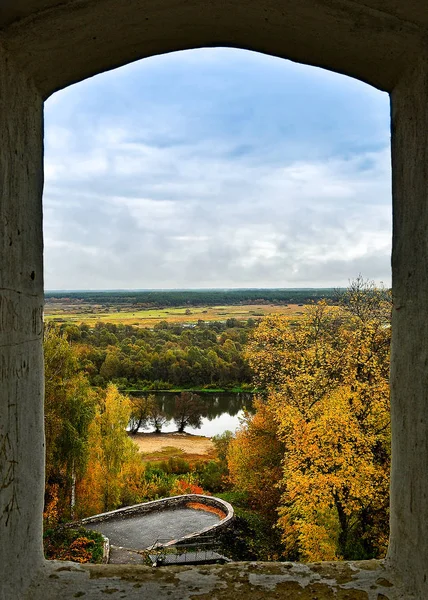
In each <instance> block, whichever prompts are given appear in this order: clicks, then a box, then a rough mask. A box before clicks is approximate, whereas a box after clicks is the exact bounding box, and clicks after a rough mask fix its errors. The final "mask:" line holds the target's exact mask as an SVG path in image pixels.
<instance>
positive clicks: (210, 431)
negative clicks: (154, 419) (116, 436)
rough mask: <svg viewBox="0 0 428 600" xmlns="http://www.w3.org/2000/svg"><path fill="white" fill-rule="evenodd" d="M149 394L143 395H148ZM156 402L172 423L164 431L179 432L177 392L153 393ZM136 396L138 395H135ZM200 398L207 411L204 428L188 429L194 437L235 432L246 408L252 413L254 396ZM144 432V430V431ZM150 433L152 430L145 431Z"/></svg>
mask: <svg viewBox="0 0 428 600" xmlns="http://www.w3.org/2000/svg"><path fill="white" fill-rule="evenodd" d="M146 394H148V392H144V393H141V395H146ZM153 394H154V396H155V398H156V401H157V402H158V404H159V407H160V408H161V410H162V412H164V413H165V414H166V416H167V417H168V418H169V419H170V421H169V422H168V423H167V424H165V425H164V426H163V427H162V431H163V432H165V433H170V432H172V431H177V426H176V424H175V423H174V421H173V418H174V410H175V396H177V393H176V392H153ZM133 395H134V396H136V395H137V393H135V392H134V393H133ZM198 396H199V397H200V398H201V401H202V403H203V405H204V408H205V411H204V413H205V414H204V416H203V417H202V426H201V428H200V429H194V428H193V427H190V426H188V427H186V428H185V431H186V433H192V434H194V435H205V436H207V437H212V436H213V435H218V434H220V433H223V432H224V431H227V430H229V431H235V429H237V427H239V425H240V419H241V418H242V417H243V415H244V408H245V409H247V410H249V411H250V412H251V411H252V398H253V396H252V394H248V393H231V392H221V393H217V392H216V393H212V392H198ZM142 431H143V430H142ZM144 431H150V430H147V429H146V430H144Z"/></svg>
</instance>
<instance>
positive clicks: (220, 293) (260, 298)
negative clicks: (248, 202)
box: [45, 288, 337, 307]
mask: <svg viewBox="0 0 428 600" xmlns="http://www.w3.org/2000/svg"><path fill="white" fill-rule="evenodd" d="M336 295H337V290H335V289H333V288H290V289H230V290H218V289H215V290H150V291H133V290H132V291H129V290H128V291H92V292H91V291H87V292H46V293H45V299H46V300H49V301H50V302H52V301H53V302H54V301H55V300H57V301H65V300H70V301H71V302H75V303H79V304H82V303H88V304H125V305H128V304H129V305H135V304H140V305H145V306H157V307H166V306H185V305H190V306H206V305H209V306H215V305H235V304H263V303H267V304H276V303H277V304H307V303H309V302H318V301H319V300H322V299H324V298H325V299H331V300H334V299H335V297H336Z"/></svg>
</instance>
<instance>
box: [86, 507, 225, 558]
mask: <svg viewBox="0 0 428 600" xmlns="http://www.w3.org/2000/svg"><path fill="white" fill-rule="evenodd" d="M219 520H220V519H219V517H218V516H217V515H215V514H213V513H210V512H206V511H203V510H194V509H192V508H177V509H174V510H162V511H160V512H153V513H148V514H142V515H136V516H131V517H126V518H123V517H122V518H118V519H109V520H108V521H104V522H102V523H90V524H89V523H88V529H95V530H96V531H100V532H101V533H102V534H103V535H105V536H106V537H108V538H109V540H110V544H113V545H114V546H122V547H123V548H132V549H134V550H143V549H145V548H149V547H151V546H152V545H153V544H154V543H155V542H156V541H157V540H158V539H159V538H161V539H162V542H163V543H166V541H171V540H176V539H178V538H182V537H184V536H185V535H189V534H190V533H197V532H198V531H200V530H201V529H204V528H205V527H209V526H210V525H214V524H215V523H218V522H219Z"/></svg>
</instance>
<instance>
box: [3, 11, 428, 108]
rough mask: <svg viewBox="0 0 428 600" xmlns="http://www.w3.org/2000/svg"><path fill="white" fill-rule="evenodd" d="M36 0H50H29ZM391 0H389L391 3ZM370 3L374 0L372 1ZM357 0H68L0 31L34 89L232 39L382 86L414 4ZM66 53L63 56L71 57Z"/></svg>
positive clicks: (406, 46) (405, 44)
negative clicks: (399, 5) (408, 7)
mask: <svg viewBox="0 0 428 600" xmlns="http://www.w3.org/2000/svg"><path fill="white" fill-rule="evenodd" d="M30 4H33V6H34V5H35V4H38V5H39V6H40V8H41V9H43V8H44V7H45V6H46V5H47V4H48V5H50V4H51V3H50V2H46V0H39V2H35V0H32V1H31V2H30ZM393 4H395V3H393ZM375 5H376V3H375ZM388 5H389V2H385V3H384V5H383V6H382V9H381V7H380V6H379V3H377V5H376V8H374V9H373V8H371V7H370V3H368V2H367V1H366V0H365V1H364V2H358V1H355V0H323V1H319V0H298V1H296V0H264V1H260V0H245V2H242V1H239V0H221V1H213V0H209V1H207V2H199V1H197V0H186V1H183V0H126V2H120V1H119V0H97V1H94V0H73V1H69V2H61V3H58V4H56V5H55V6H53V7H51V8H46V9H45V10H39V11H37V12H34V13H28V16H27V18H24V19H21V20H19V21H15V22H14V23H13V24H12V25H11V26H10V27H9V28H8V29H7V30H6V31H5V34H4V41H5V43H6V44H7V47H8V48H9V49H10V51H11V52H13V54H14V55H15V56H16V57H17V59H18V60H19V61H20V64H21V65H22V67H23V68H24V69H25V70H26V71H28V72H31V73H32V76H33V77H34V80H35V81H36V83H37V85H38V86H39V89H40V91H41V93H42V94H43V96H45V97H46V96H48V95H49V94H51V93H52V92H54V91H56V90H58V89H60V88H62V87H64V86H67V85H69V84H70V83H74V82H76V81H80V80H81V79H83V78H85V77H89V76H91V75H94V74H96V73H99V72H101V71H104V70H108V69H112V68H114V67H118V66H120V65H123V64H126V63H129V62H131V61H134V60H137V59H140V58H144V57H147V56H152V55H154V54H161V53H165V52H171V51H174V50H182V49H187V48H197V47H200V46H233V47H240V48H247V49H250V50H257V51H259V52H265V53H267V54H273V55H276V56H280V57H284V58H289V59H291V60H295V61H298V62H303V63H307V64H313V65H317V66H322V67H326V68H329V69H331V70H333V71H337V72H339V73H345V74H348V75H351V76H354V77H357V78H359V79H362V80H363V81H367V82H368V83H371V84H373V85H375V86H376V87H379V88H380V89H384V90H390V89H392V88H393V86H394V84H395V83H396V82H397V81H398V79H399V77H400V74H401V73H402V71H403V70H404V69H405V66H406V64H407V63H408V61H409V60H410V59H412V58H413V59H414V58H415V57H416V56H417V55H418V53H419V46H420V39H421V36H423V35H425V31H424V30H422V31H421V24H420V22H419V21H418V20H415V18H414V17H415V14H414V12H412V11H409V12H410V14H409V15H407V14H406V13H405V11H403V10H402V9H401V11H397V10H396V8H395V7H394V6H392V8H391V7H390V8H391V10H390V11H388ZM70 57H72V60H70Z"/></svg>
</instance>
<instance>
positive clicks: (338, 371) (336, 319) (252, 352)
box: [228, 279, 390, 561]
mask: <svg viewBox="0 0 428 600" xmlns="http://www.w3.org/2000/svg"><path fill="white" fill-rule="evenodd" d="M389 312H390V303H389V298H388V294H387V293H386V292H385V291H384V290H379V289H376V288H375V287H374V286H373V285H371V284H368V283H366V282H364V281H363V280H361V279H359V280H357V281H356V282H354V284H352V286H351V288H350V289H349V290H348V292H347V293H346V294H344V295H343V296H342V298H341V302H340V305H339V306H328V305H327V304H326V303H325V302H320V303H318V304H316V305H314V306H311V307H308V308H307V309H306V310H305V312H304V315H303V317H302V318H301V319H299V320H292V319H290V318H287V317H282V316H279V317H268V318H266V319H265V320H263V321H262V323H261V324H260V325H259V327H258V328H257V329H256V331H255V334H254V336H253V339H252V341H251V342H250V345H249V348H248V352H247V354H248V359H249V362H250V365H251V367H252V369H253V372H254V373H255V379H256V384H257V385H258V386H259V387H260V388H263V389H265V390H266V394H265V395H264V396H263V397H261V398H260V399H259V400H258V402H257V403H256V409H257V411H256V414H255V415H254V416H253V417H251V416H250V415H248V416H247V418H246V420H245V422H244V424H243V427H242V429H241V431H239V432H238V434H237V436H236V439H235V440H234V441H233V442H232V443H231V445H230V449H229V454H228V461H229V470H230V474H231V478H232V480H233V482H234V483H235V485H236V486H237V487H238V488H239V489H244V490H246V491H247V492H248V493H249V495H250V498H251V501H252V503H253V504H254V505H255V506H258V507H259V509H260V510H263V509H264V510H265V511H266V510H267V511H268V512H269V511H270V514H271V517H272V519H273V520H276V521H277V526H278V527H279V528H280V529H281V531H282V541H283V544H284V555H285V556H286V557H288V558H293V559H300V560H308V561H314V560H333V559H341V558H366V557H373V556H375V557H377V556H382V555H383V554H384V552H385V549H386V545H387V539H388V503H389V497H388V488H389V466H390V428H389V419H390V416H389V386H388V372H389V344H390V325H389Z"/></svg>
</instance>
